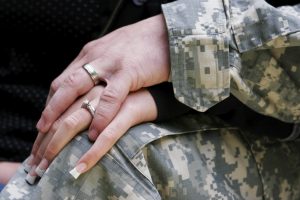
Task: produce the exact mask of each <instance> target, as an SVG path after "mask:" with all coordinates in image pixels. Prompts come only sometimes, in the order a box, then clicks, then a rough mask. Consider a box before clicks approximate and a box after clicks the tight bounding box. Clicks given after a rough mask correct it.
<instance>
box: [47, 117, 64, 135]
mask: <svg viewBox="0 0 300 200" xmlns="http://www.w3.org/2000/svg"><path fill="white" fill-rule="evenodd" d="M60 123H61V119H57V120H56V121H55V122H54V123H53V125H52V126H51V128H50V131H49V133H52V134H54V133H55V132H56V131H57V129H58V127H59V125H60Z"/></svg>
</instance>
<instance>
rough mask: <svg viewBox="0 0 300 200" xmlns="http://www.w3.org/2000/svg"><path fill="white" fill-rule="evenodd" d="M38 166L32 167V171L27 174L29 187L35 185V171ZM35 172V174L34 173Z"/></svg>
mask: <svg viewBox="0 0 300 200" xmlns="http://www.w3.org/2000/svg"><path fill="white" fill-rule="evenodd" d="M35 168H36V166H33V167H32V170H31V171H30V173H28V174H27V176H26V178H25V180H26V182H27V183H28V184H29V185H33V184H34V182H35V179H36V177H37V176H36V175H35V174H34V173H33V172H34V171H35ZM32 171H33V172H32Z"/></svg>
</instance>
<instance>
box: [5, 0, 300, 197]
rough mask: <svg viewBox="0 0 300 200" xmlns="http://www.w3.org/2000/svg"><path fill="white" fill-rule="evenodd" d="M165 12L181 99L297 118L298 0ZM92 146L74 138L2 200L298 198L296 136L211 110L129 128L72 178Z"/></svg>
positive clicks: (189, 3)
mask: <svg viewBox="0 0 300 200" xmlns="http://www.w3.org/2000/svg"><path fill="white" fill-rule="evenodd" d="M163 10H164V15H165V17H166V21H167V25H168V30H169V38H170V51H171V64H172V82H173V85H174V91H175V94H176V97H177V98H178V99H179V100H180V101H182V102H184V103H185V104H187V105H189V106H191V107H193V108H195V109H197V110H199V111H205V110H207V109H208V108H210V107H211V106H213V105H214V104H216V103H218V102H220V101H221V100H223V99H225V98H226V97H227V96H228V95H229V93H230V92H231V93H232V94H234V95H235V96H236V97H237V98H238V99H240V100H241V101H242V102H243V103H245V104H246V105H248V106H249V107H251V108H252V109H254V110H256V111H258V112H260V113H262V114H266V115H270V116H273V117H277V118H279V119H281V120H284V121H288V122H299V121H300V117H299V116H300V101H299V100H300V99H299V98H300V97H299V95H300V93H299V87H300V79H299V75H300V74H299V73H300V72H299V70H300V69H299V64H300V56H298V55H297V54H298V52H300V51H299V50H300V49H299V45H300V42H299V41H300V36H299V28H300V20H299V19H300V18H299V13H300V12H299V10H300V8H299V6H294V7H281V8H278V9H276V8H273V7H271V6H269V5H268V4H267V3H265V2H264V1H262V0H243V1H240V0H230V1H229V0H214V1H211V0H206V1H204V0H179V1H176V2H174V3H171V4H166V5H164V6H163ZM295 127H296V128H295V131H296V132H297V130H299V128H297V127H299V126H295ZM297 134H298V135H299V133H297ZM297 134H296V135H297ZM91 145H92V144H91V143H90V142H89V141H88V139H87V135H86V133H83V134H81V135H80V136H78V137H76V138H75V139H74V140H73V141H72V142H71V143H70V144H69V145H68V146H67V147H66V148H64V150H63V151H62V152H61V153H60V154H59V156H58V157H57V158H56V159H55V160H54V162H53V163H52V164H51V165H50V167H49V169H48V170H47V171H46V173H45V174H44V176H43V177H42V178H41V179H40V180H39V181H38V182H36V184H35V185H33V186H30V185H28V184H27V183H26V182H25V176H26V174H25V172H24V170H23V168H20V169H19V171H18V174H16V176H15V177H14V178H13V179H12V180H11V181H10V182H9V184H8V185H7V186H6V187H5V189H4V190H3V191H2V193H1V195H0V200H6V199H8V200H15V199H24V200H29V199H30V200H40V199H42V200H47V199H63V200H71V199H76V200H81V199H93V200H94V199H95V200H97V199H101V200H103V199H108V200H114V199H121V200H122V199H123V200H126V199H130V200H134V199H139V200H142V199H171V200H173V199H174V200H175V199H177V200H185V199H192V200H194V199H205V200H206V199H214V200H215V199H222V200H223V199H224V200H226V199H228V200H230V199H247V200H248V199H249V200H255V199H276V200H286V199H289V200H298V199H300V156H299V152H300V140H299V138H298V139H295V138H294V140H292V141H289V142H281V141H280V140H279V139H277V138H272V137H271V136H266V134H264V133H259V132H258V133H249V132H247V131H244V130H243V131H241V130H240V129H238V128H235V127H229V126H228V125H226V124H225V123H223V122H221V121H219V120H218V119H216V118H213V117H211V116H208V115H207V114H201V113H199V114H195V115H187V116H184V117H182V118H178V119H174V120H171V121H169V122H162V123H159V124H151V123H148V124H142V125H139V126H136V127H133V128H132V129H130V130H129V131H128V132H127V133H126V134H125V135H124V136H123V137H122V138H121V139H120V140H119V141H118V142H117V144H116V145H115V146H114V147H113V148H112V149H111V151H110V152H109V153H107V154H106V155H105V156H104V158H102V159H101V160H100V161H99V162H98V163H97V165H96V166H95V167H94V168H93V169H92V170H91V171H89V172H88V173H86V174H83V175H81V176H80V177H79V178H78V179H77V180H75V179H74V178H73V177H72V176H71V175H70V174H69V171H70V170H71V169H73V168H74V166H75V163H76V161H77V160H78V159H80V157H81V156H82V155H83V154H84V153H85V152H86V151H87V150H88V149H89V148H90V147H91Z"/></svg>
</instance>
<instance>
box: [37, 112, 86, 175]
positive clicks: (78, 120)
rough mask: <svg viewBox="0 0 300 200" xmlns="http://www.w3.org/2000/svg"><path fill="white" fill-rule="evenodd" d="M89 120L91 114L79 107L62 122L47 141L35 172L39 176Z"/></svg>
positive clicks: (84, 127)
mask: <svg viewBox="0 0 300 200" xmlns="http://www.w3.org/2000/svg"><path fill="white" fill-rule="evenodd" d="M91 120H92V116H91V114H90V113H89V112H88V111H87V110H85V109H79V110H77V111H76V112H74V113H73V114H71V115H70V116H68V117H67V118H66V119H65V120H64V121H63V122H62V124H61V125H60V127H59V128H58V130H57V132H56V133H55V135H54V136H53V138H52V139H51V141H49V143H48V146H47V147H46V150H45V153H44V154H43V159H42V161H41V162H40V164H39V165H38V167H37V168H36V173H37V174H38V175H39V176H42V175H43V174H44V172H45V171H46V169H47V168H48V166H49V164H50V163H51V162H52V161H53V159H54V157H55V156H56V155H57V154H58V153H59V152H60V151H61V150H62V149H63V147H64V146H65V145H66V144H67V143H68V142H69V141H70V140H72V138H74V137H75V136H76V135H77V134H78V133H79V132H81V131H82V130H84V129H86V128H87V127H88V125H89V123H90V122H91Z"/></svg>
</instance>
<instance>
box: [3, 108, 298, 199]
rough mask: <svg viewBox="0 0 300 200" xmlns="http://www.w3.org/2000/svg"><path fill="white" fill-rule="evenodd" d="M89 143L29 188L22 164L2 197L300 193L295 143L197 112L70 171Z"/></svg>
mask: <svg viewBox="0 0 300 200" xmlns="http://www.w3.org/2000/svg"><path fill="white" fill-rule="evenodd" d="M91 145H92V144H91V143H90V142H89V141H88V138H87V135H86V133H82V134H80V135H79V136H77V137H76V138H75V139H74V140H73V141H72V142H70V143H69V144H68V146H66V147H65V148H64V150H63V151H62V152H61V153H60V154H59V155H58V156H57V157H56V159H55V160H54V161H53V163H52V164H51V165H50V167H49V169H48V170H47V171H46V173H45V174H44V176H43V177H42V178H41V179H40V180H39V181H38V182H37V183H36V184H35V185H33V186H30V185H28V184H27V183H26V182H25V176H26V174H25V172H24V170H23V168H20V169H19V170H18V173H17V174H16V175H15V176H14V177H13V178H12V180H10V182H9V184H7V185H6V187H5V188H4V190H3V191H2V193H1V195H0V199H1V200H4V199H10V200H14V199H22V200H27V199H28V200H29V199H30V200H47V199H64V200H71V199H72V200H73V199H74V200H75V199H76V200H79V199H80V200H86V199H93V200H100V199H101V200H103V199H109V200H113V199H121V200H125V199H130V200H135V199H138V200H143V199H147V200H148V199H174V200H175V199H177V200H184V199H191V200H198V199H205V200H206V199H215V200H219V199H222V200H223V199H249V200H255V199H286V200H292V199H298V200H299V199H300V176H299V175H300V156H299V152H300V141H299V140H295V141H292V142H285V143H283V142H279V141H278V140H277V139H276V138H272V137H270V136H266V135H264V133H249V132H246V131H241V130H239V129H238V128H236V127H231V126H229V125H226V124H225V123H223V122H221V121H220V120H218V119H215V118H213V117H210V116H207V115H204V114H197V115H187V116H184V117H182V118H178V119H175V120H171V121H169V122H164V123H156V124H153V123H147V124H142V125H139V126H136V127H133V128H131V129H130V130H129V131H128V132H127V133H126V135H124V136H123V137H122V138H121V139H120V140H119V141H118V143H117V144H116V145H115V146H114V147H113V148H112V149H111V151H110V152H109V153H107V154H106V155H105V156H104V157H103V158H102V159H101V160H100V161H99V162H98V163H97V165H96V166H95V167H94V168H93V169H92V170H90V171H89V172H88V173H86V174H83V175H81V176H80V177H79V178H78V179H77V180H75V179H74V178H73V177H72V176H71V175H70V174H69V171H70V170H71V169H72V168H73V167H74V166H75V163H76V161H77V160H78V159H79V158H80V157H81V156H82V155H83V154H84V152H86V151H87V150H88V149H89V148H90V147H91Z"/></svg>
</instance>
